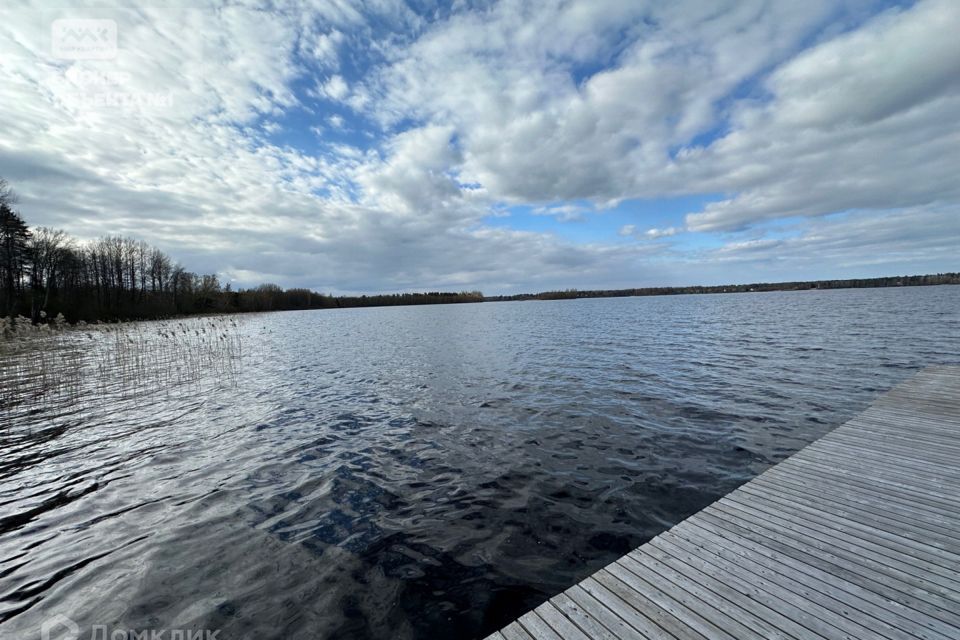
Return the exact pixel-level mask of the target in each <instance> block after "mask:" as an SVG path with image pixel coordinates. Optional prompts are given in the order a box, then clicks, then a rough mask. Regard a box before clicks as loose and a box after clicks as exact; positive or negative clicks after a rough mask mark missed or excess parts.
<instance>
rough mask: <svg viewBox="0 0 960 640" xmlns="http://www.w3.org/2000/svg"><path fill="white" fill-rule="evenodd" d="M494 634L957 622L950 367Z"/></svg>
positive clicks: (957, 525)
mask: <svg viewBox="0 0 960 640" xmlns="http://www.w3.org/2000/svg"><path fill="white" fill-rule="evenodd" d="M489 638H490V640H531V639H537V640H539V639H543V638H549V639H552V640H556V639H558V638H564V639H571V640H586V639H588V638H605V639H608V640H609V639H613V638H649V639H654V638H658V639H659V638H664V639H667V640H670V639H675V640H686V639H687V638H693V639H697V640H702V639H705V638H722V639H724V640H748V639H751V638H764V639H767V638H785V639H790V638H793V639H795V640H804V639H806V638H845V639H850V638H871V639H873V638H888V639H890V640H923V639H927V638H929V639H937V640H948V639H950V640H957V639H958V638H960V367H933V368H930V369H926V370H924V371H922V372H920V373H918V374H917V375H916V376H914V377H913V378H912V379H910V380H908V381H907V382H904V383H903V384H901V385H900V386H898V387H896V388H895V389H893V390H892V391H890V392H888V393H887V394H885V395H883V396H882V397H880V398H878V399H877V400H876V402H874V403H873V405H872V406H871V407H870V408H869V409H867V410H866V411H865V412H864V413H862V414H861V415H859V416H857V417H856V418H854V419H853V420H851V421H849V422H847V423H846V424H844V425H842V426H840V427H838V428H837V429H835V430H833V431H832V432H831V433H829V434H828V435H826V436H824V437H823V438H821V439H819V440H817V441H816V442H814V443H813V444H811V445H809V446H807V447H805V448H804V449H802V450H801V451H799V452H798V453H796V454H795V455H793V456H791V457H790V458H788V459H787V460H785V461H783V462H781V463H780V464H778V465H776V466H774V467H772V468H771V469H769V470H767V471H766V472H764V473H763V474H761V475H760V476H758V477H757V478H755V479H754V480H752V481H750V482H748V483H747V484H745V485H743V486H742V487H740V488H739V489H737V490H736V491H734V492H732V493H730V494H729V495H727V496H726V497H724V498H722V499H720V500H719V501H717V502H715V503H714V504H713V505H711V506H709V507H707V508H706V509H704V510H703V511H700V512H699V513H697V514H695V515H693V516H691V517H690V518H688V519H687V520H685V521H683V522H681V523H680V524H678V525H676V526H675V527H673V528H672V529H670V530H669V531H667V532H665V533H662V534H660V535H659V536H657V537H656V538H654V539H653V540H651V541H650V542H648V543H647V544H645V545H643V546H642V547H640V548H639V549H636V550H635V551H633V552H632V553H630V554H628V555H626V556H624V557H622V558H620V559H619V560H617V561H616V562H614V563H613V564H610V565H608V566H607V567H605V568H604V569H601V570H600V571H598V572H596V573H594V574H593V575H592V576H590V577H588V578H586V579H585V580H583V581H582V582H580V583H579V584H577V585H575V586H573V587H570V588H569V589H567V590H566V591H564V592H563V593H561V594H559V595H557V596H554V597H553V598H551V599H550V600H549V601H547V602H545V603H543V604H542V605H540V606H539V607H537V608H536V609H534V610H533V611H530V612H528V613H527V614H525V615H524V616H522V617H521V618H519V619H518V620H516V621H515V622H513V623H512V624H510V625H508V626H506V627H504V628H503V629H501V630H500V631H498V632H497V633H494V634H493V635H491V636H489Z"/></svg>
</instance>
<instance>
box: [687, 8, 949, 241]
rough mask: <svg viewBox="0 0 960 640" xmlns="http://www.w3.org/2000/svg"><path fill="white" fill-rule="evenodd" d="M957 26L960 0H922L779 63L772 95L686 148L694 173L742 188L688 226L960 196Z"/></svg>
mask: <svg viewBox="0 0 960 640" xmlns="http://www.w3.org/2000/svg"><path fill="white" fill-rule="evenodd" d="M958 32H960V5H958V4H957V3H955V2H950V1H942V0H934V1H929V2H922V3H918V4H917V5H916V6H914V7H913V8H911V9H909V10H906V11H899V10H891V11H888V12H887V13H885V14H882V15H880V16H878V17H876V18H874V19H873V20H871V21H870V22H869V23H868V24H866V25H864V26H863V27H862V28H861V29H859V30H857V31H854V32H851V33H848V34H845V35H842V36H839V37H837V38H835V39H833V40H830V41H827V42H825V43H823V44H821V45H819V46H816V47H814V48H812V49H811V50H809V51H807V52H805V53H803V54H801V55H799V56H797V57H796V58H794V59H793V60H791V61H789V62H787V63H786V64H784V65H783V66H782V67H780V68H779V69H777V70H776V71H775V72H774V73H773V74H772V75H771V77H770V79H769V80H768V82H767V88H768V89H769V91H770V92H771V94H772V96H773V97H772V99H771V101H770V102H769V103H766V104H761V105H754V104H752V103H749V102H746V103H743V104H741V105H738V107H737V109H736V110H735V112H734V116H733V118H734V122H735V123H736V125H735V127H734V129H733V130H732V131H731V132H730V133H729V134H728V135H726V136H725V137H723V138H721V139H719V140H717V141H716V142H713V143H712V144H711V145H710V146H709V147H708V148H706V149H702V150H696V151H697V152H694V153H690V154H689V155H688V157H687V158H685V161H686V163H687V164H688V168H689V169H690V170H691V171H692V172H693V176H694V179H700V180H706V181H707V182H708V183H709V184H714V185H717V186H722V188H723V190H727V191H736V192H737V194H736V195H735V196H734V197H731V198H729V199H726V200H722V201H719V202H715V203H711V204H709V205H707V207H706V208H705V209H704V210H703V211H700V212H695V213H692V214H691V215H689V216H687V219H686V223H687V226H688V227H689V228H690V229H692V230H694V231H712V230H731V229H741V228H745V227H747V226H749V225H751V224H755V223H757V222H760V221H763V220H770V219H776V218H785V217H790V216H817V215H825V214H828V213H832V212H836V211H844V210H848V209H893V208H903V207H911V206H915V205H922V204H928V203H933V202H956V201H957V199H958V198H960V184H958V183H957V181H956V179H955V177H954V176H955V174H956V170H957V167H960V128H958V126H957V118H956V117H955V115H956V114H957V113H960V39H958V38H957V37H956V34H957V33H958ZM699 151H702V153H699ZM697 174H699V176H698V175H697ZM711 174H712V175H711Z"/></svg>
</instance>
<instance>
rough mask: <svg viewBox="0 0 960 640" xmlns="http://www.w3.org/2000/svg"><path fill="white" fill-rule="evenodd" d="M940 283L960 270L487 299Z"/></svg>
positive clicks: (957, 277)
mask: <svg viewBox="0 0 960 640" xmlns="http://www.w3.org/2000/svg"><path fill="white" fill-rule="evenodd" d="M937 284H960V273H956V272H948V273H932V274H928V275H921V276H886V277H881V278H851V279H847V280H806V281H795V282H755V283H753V284H723V285H712V286H691V287H644V288H639V289H593V290H585V291H580V290H578V289H565V290H563V291H543V292H541V293H520V294H517V295H510V296H487V297H486V298H484V299H485V300H487V301H514V300H575V299H577V298H627V297H632V296H669V295H684V294H693V293H748V292H756V291H805V290H808V289H860V288H871V287H919V286H926V285H937Z"/></svg>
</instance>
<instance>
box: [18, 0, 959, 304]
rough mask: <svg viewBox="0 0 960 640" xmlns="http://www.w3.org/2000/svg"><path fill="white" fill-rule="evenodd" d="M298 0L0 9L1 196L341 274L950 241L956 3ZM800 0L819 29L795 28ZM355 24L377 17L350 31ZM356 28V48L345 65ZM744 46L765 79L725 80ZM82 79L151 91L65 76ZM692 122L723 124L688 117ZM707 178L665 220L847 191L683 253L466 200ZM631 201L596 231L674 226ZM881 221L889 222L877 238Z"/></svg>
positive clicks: (753, 71) (216, 252) (571, 213)
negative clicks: (766, 227) (94, 18)
mask: <svg viewBox="0 0 960 640" xmlns="http://www.w3.org/2000/svg"><path fill="white" fill-rule="evenodd" d="M862 5H863V3H860V2H854V3H853V6H854V8H855V9H856V7H860V6H862ZM299 9H300V10H298V11H295V12H294V11H289V12H287V11H278V12H268V11H260V10H255V9H251V8H241V7H238V6H223V7H219V6H211V8H209V9H200V10H185V9H158V8H154V9H148V10H144V11H133V10H126V9H103V10H97V11H98V14H97V15H103V16H109V17H112V18H113V19H116V20H117V23H118V27H119V34H120V43H121V47H120V51H119V53H118V56H117V58H116V59H115V60H112V61H108V62H84V61H80V62H69V61H64V60H59V59H56V58H54V57H53V56H52V55H51V52H50V50H49V25H50V21H51V20H53V19H55V18H57V17H69V16H70V15H76V11H73V12H71V11H70V10H61V9H58V10H52V9H46V8H43V7H42V6H41V5H39V4H38V5H37V6H36V7H34V8H30V7H29V6H24V7H22V8H17V9H4V10H0V118H2V121H3V123H4V135H3V136H2V137H0V175H4V177H7V178H9V179H10V180H11V181H12V182H13V183H14V185H15V186H16V187H17V189H18V190H19V191H20V192H21V194H22V196H23V202H22V208H23V210H24V213H25V214H26V216H27V218H28V220H29V221H31V222H32V223H36V224H45V225H55V226H60V227H65V228H67V229H68V230H69V231H71V232H72V233H74V234H77V235H82V236H94V235H100V234H104V233H121V234H131V235H136V236H138V237H144V238H145V239H147V240H149V241H151V242H155V243H158V244H160V245H161V246H163V247H164V248H166V249H167V250H169V251H171V252H173V253H175V254H176V255H177V256H178V257H179V258H180V259H182V260H184V261H185V262H187V263H188V264H189V266H191V267H192V268H196V269H198V270H211V271H214V270H219V271H221V272H223V273H225V274H227V273H229V274H234V275H236V276H237V277H240V278H249V279H250V280H255V279H259V278H260V277H263V278H264V279H267V278H269V279H276V280H279V281H281V282H282V283H284V284H291V285H292V284H298V285H306V286H314V287H317V288H324V289H329V290H341V291H359V290H370V289H391V288H421V287H442V286H458V287H459V286H464V287H468V286H469V287H470V288H473V287H474V286H479V287H482V288H492V289H493V290H498V289H499V290H503V289H508V288H511V287H518V288H523V289H528V288H529V289H535V288H538V287H540V286H542V287H543V288H547V287H554V286H581V287H583V286H598V287H606V286H614V285H616V284H622V285H623V286H628V285H632V284H658V283H659V282H664V281H668V280H670V278H671V277H673V278H676V277H680V276H679V275H677V274H682V273H687V272H685V271H683V270H684V269H685V268H687V267H686V266H684V265H690V264H699V265H704V264H709V265H717V264H722V265H734V264H738V263H743V260H742V259H741V258H742V257H743V256H745V255H747V254H749V255H751V256H754V257H753V258H750V259H751V260H756V259H760V258H758V257H756V256H765V257H764V258H763V259H767V260H770V261H773V260H775V258H776V255H777V254H778V252H783V253H782V255H784V256H788V255H789V256H794V257H793V258H790V260H787V262H790V264H793V265H795V266H796V268H797V269H808V270H809V269H813V268H814V267H813V266H811V265H813V262H809V263H807V262H804V259H803V258H802V256H805V255H806V256H818V257H819V259H820V260H821V265H822V264H823V261H824V260H833V261H837V262H840V261H845V263H846V262H851V263H852V262H856V261H858V260H860V261H861V262H860V264H866V262H863V261H865V260H867V259H868V258H869V256H867V255H866V254H861V253H859V252H858V249H857V247H858V246H861V245H858V244H857V242H858V240H857V237H858V235H857V234H860V235H859V237H860V238H861V240H860V242H861V243H862V246H872V247H874V251H876V250H877V247H883V250H884V251H886V252H888V253H889V255H892V256H894V257H893V258H891V260H897V261H901V262H900V263H903V264H913V265H916V266H918V267H919V266H922V265H924V264H927V263H924V262H923V261H922V260H921V258H918V257H917V256H921V257H922V255H933V254H937V255H943V254H944V252H943V251H941V250H940V249H939V248H938V247H940V248H942V247H944V246H946V245H947V244H949V243H953V245H952V246H954V247H955V246H956V243H955V240H954V239H953V238H954V236H951V235H950V234H949V233H946V232H945V228H946V227H947V226H949V224H950V222H951V220H956V217H953V218H951V217H950V216H951V215H955V214H957V213H958V212H957V209H956V204H957V202H958V201H960V183H958V182H957V180H956V174H957V169H958V167H960V137H958V136H960V131H958V119H957V117H956V114H957V113H960V80H958V77H960V74H958V72H957V69H960V57H958V56H960V53H958V51H960V50H958V46H960V44H958V43H960V39H958V38H956V37H955V35H954V34H956V33H958V32H960V30H958V27H960V20H958V13H960V9H958V5H957V4H956V3H953V2H945V1H942V0H940V1H937V0H932V1H927V2H921V3H918V4H917V5H916V6H915V7H913V8H910V9H907V10H902V11H890V12H888V13H886V14H884V15H882V16H880V17H878V18H875V19H873V20H870V21H869V22H867V23H866V24H864V25H862V26H857V25H856V24H855V23H856V20H857V19H858V16H859V13H857V11H855V10H851V11H850V12H848V11H846V10H845V9H844V6H843V5H837V4H836V3H833V2H827V1H826V0H822V1H819V0H818V1H814V2H806V3H762V2H756V3H753V2H736V3H730V4H729V6H725V7H723V8H722V9H718V8H716V7H715V6H713V5H711V4H706V3H699V2H678V3H665V4H664V3H654V4H646V3H624V2H618V1H613V0H609V1H603V2H600V1H598V2H565V3H560V2H541V3H533V4H521V3H515V2H500V3H492V4H490V5H489V6H485V7H484V8H480V9H467V8H460V9H457V10H454V11H453V12H452V13H451V15H450V17H449V18H437V19H433V18H431V19H429V20H428V19H426V18H421V17H419V16H416V15H415V14H414V13H413V12H412V11H410V10H409V9H408V8H406V7H405V6H404V5H402V4H401V3H398V2H373V3H369V4H359V3H351V2H346V1H345V0H344V1H341V0H337V1H334V2H317V3H312V4H305V5H304V6H302V7H300V8H299ZM373 12H375V13H376V18H375V19H371V18H370V17H369V16H370V14H371V13H373ZM827 21H832V22H833V23H834V24H836V25H837V28H838V30H839V32H841V33H840V34H839V35H837V36H836V37H827V36H824V35H823V34H822V33H819V31H820V29H821V27H822V26H823V25H824V24H825V23H826V22H827ZM382 24H386V25H388V28H386V31H388V32H389V37H384V38H380V37H374V36H375V35H377V36H379V35H382V34H379V33H376V34H375V31H376V29H377V28H381V27H378V26H377V25H382ZM852 27H856V28H853V29H852V30H850V31H849V33H842V31H843V30H844V29H848V28H852ZM816 37H819V38H820V41H819V43H818V44H816V45H815V46H813V47H811V48H810V49H808V50H807V51H806V52H803V53H801V54H799V55H796V50H797V49H798V48H799V47H801V46H802V45H803V44H804V43H806V42H808V41H809V40H810V39H811V38H816ZM351 47H352V48H351ZM358 52H360V53H358ZM361 53H362V54H363V55H366V56H368V57H369V58H370V59H372V60H374V61H375V62H374V66H372V67H369V68H363V69H362V73H359V74H354V73H353V69H352V65H354V66H355V65H358V64H361V62H362V61H361V62H358V60H360V58H359V57H358V56H360V55H361ZM364 60H365V59H364ZM348 62H349V63H348ZM365 64H366V63H365ZM311 74H314V75H315V76H316V77H313V76H312V75H311ZM764 74H769V76H768V77H767V79H766V80H765V82H764V83H763V84H762V85H761V88H762V89H764V91H765V92H766V93H767V94H768V95H766V96H763V97H762V99H760V98H758V97H757V96H756V95H754V94H752V93H751V94H750V97H749V98H748V99H741V100H739V101H738V100H737V99H736V96H738V95H741V92H742V91H743V90H744V87H749V86H750V84H751V83H752V82H754V81H755V80H756V79H757V78H758V77H763V76H764ZM297 86H301V87H302V86H314V87H316V88H317V90H318V91H320V92H322V95H324V96H327V97H329V98H330V99H332V100H335V101H337V102H339V103H340V104H341V105H343V107H342V108H348V109H353V110H355V111H356V112H358V113H357V114H353V115H355V116H356V118H355V119H354V118H351V120H350V126H349V129H352V128H354V127H355V126H356V127H360V126H362V125H361V124H355V123H363V122H374V123H377V124H378V125H380V126H382V127H383V129H382V130H380V129H373V130H372V131H373V132H374V133H375V135H376V136H377V137H376V138H375V139H374V141H373V148H372V149H369V150H365V149H362V148H361V147H362V146H363V144H361V142H359V141H357V140H355V139H351V140H350V142H349V143H345V142H343V139H344V138H346V137H347V136H348V135H354V134H355V135H356V136H357V137H359V135H360V134H358V133H357V132H355V131H348V127H347V126H346V125H347V123H346V121H345V119H344V118H343V117H342V116H341V115H338V114H331V113H329V112H326V111H322V110H319V109H320V107H318V106H316V105H314V104H312V103H313V102H314V101H311V100H309V98H307V99H306V100H305V102H307V103H310V104H303V103H302V101H301V98H302V97H303V96H302V95H298V94H297V93H296V90H295V87H297ZM104 87H106V89H104ZM104 92H107V93H110V92H113V93H120V94H125V95H127V94H128V95H136V96H151V95H157V94H160V95H162V96H165V97H168V100H160V101H154V102H150V101H146V102H141V103H138V102H136V101H131V102H128V103H123V104H121V105H120V106H97V105H95V104H85V103H84V102H83V101H77V100H76V99H75V95H76V94H78V93H79V94H81V95H90V94H93V95H96V94H98V93H104ZM748 93H749V92H748ZM318 95H319V94H318ZM326 106H327V107H329V106H330V105H329V104H327V105H326ZM311 109H318V111H311ZM304 114H307V115H304ZM288 116H295V117H294V118H293V120H294V121H296V120H297V119H298V118H303V117H307V116H309V117H311V118H313V121H312V122H309V123H308V124H306V125H304V126H303V127H302V130H301V133H302V134H303V137H304V144H303V148H304V149H307V150H306V151H301V150H298V149H297V148H295V147H294V146H277V145H275V144H271V143H270V142H269V141H268V140H267V139H266V137H265V135H264V134H265V133H279V132H283V133H284V134H285V137H286V138H289V137H290V135H291V134H292V133H295V131H294V130H292V129H291V128H290V127H291V126H293V125H291V124H290V122H289V121H288V120H287V119H286V118H287V117H288ZM714 130H724V131H726V133H725V134H724V135H722V136H721V137H720V139H718V140H716V141H714V142H712V143H710V142H707V143H705V144H699V143H695V142H694V141H697V140H700V139H701V137H700V136H703V135H704V134H705V133H707V132H710V131H714ZM327 136H330V140H332V142H329V141H327V139H326V137H327ZM308 138H309V139H310V140H309V142H307V139H308ZM317 142H320V143H321V144H319V145H318V144H317ZM317 148H321V149H322V152H317V151H315V150H316V149H317ZM717 192H719V193H727V194H730V195H729V197H728V198H726V199H724V200H722V201H720V202H717V203H713V204H711V205H708V206H706V207H705V208H704V209H703V210H702V211H696V212H692V213H691V215H690V216H688V217H687V220H686V228H687V230H690V231H705V232H710V231H723V232H728V231H730V230H736V229H743V228H750V227H752V226H753V227H755V226H756V225H757V224H759V223H763V222H764V221H768V220H774V219H777V218H781V217H786V216H822V215H825V214H830V213H833V212H837V211H845V210H848V209H856V210H858V212H857V213H856V214H855V215H854V216H852V217H850V218H849V221H848V222H842V221H838V220H835V219H832V218H826V219H822V220H815V221H814V222H813V223H811V224H812V225H814V226H811V227H809V228H805V229H804V231H802V232H801V233H802V235H801V236H798V238H800V239H794V240H790V239H789V238H779V239H775V242H774V243H772V244H771V243H767V244H762V243H759V242H754V244H752V245H742V246H738V245H737V244H736V243H742V242H749V241H751V240H752V241H760V240H763V241H766V240H769V239H768V238H750V239H748V240H744V239H743V238H741V237H740V236H738V235H737V234H733V235H732V236H730V237H729V238H728V239H729V243H728V247H727V248H726V249H725V250H724V251H722V252H721V251H718V252H717V253H716V254H709V255H708V254H705V253H690V252H687V253H682V249H680V248H679V245H680V242H681V241H682V240H683V239H684V238H685V237H686V236H683V237H680V238H677V239H676V240H674V241H673V242H670V243H656V242H648V243H613V242H611V243H610V244H595V243H591V244H587V243H579V244H576V243H569V242H562V241H560V240H558V239H557V238H556V237H554V236H550V235H545V234H536V233H529V232H519V231H509V230H504V229H500V228H491V227H488V226H485V225H484V223H483V221H484V220H485V219H486V217H487V216H489V215H491V214H496V213H497V212H498V211H502V210H503V206H504V205H505V204H506V205H510V204H524V205H528V206H531V207H534V208H535V211H536V212H537V213H541V214H544V215H550V216H553V217H555V218H557V219H560V220H564V219H576V218H577V217H584V215H583V214H584V213H585V212H587V211H591V210H598V209H602V208H604V207H605V206H608V205H610V204H612V203H616V202H619V201H622V200H624V199H628V198H636V197H657V196H663V195H668V196H673V195H683V194H690V193H717ZM573 201H575V202H576V204H573V203H572V202H573ZM543 203H550V204H548V205H544V204H543ZM584 203H586V204H584ZM537 207H540V209H539V210H536V208H537ZM505 220H506V219H505ZM875 221H882V224H880V222H876V224H877V225H879V226H876V227H875V226H871V225H872V224H873V223H874V222H875ZM647 227H648V224H644V222H643V221H642V220H637V221H636V223H635V224H630V225H626V226H623V227H622V228H621V229H620V234H621V235H623V236H630V235H633V236H636V237H640V238H649V239H658V238H664V237H669V236H673V235H676V234H678V233H679V232H680V230H681V229H680V227H664V228H654V229H647ZM896 229H900V230H901V231H900V235H901V236H902V237H909V238H911V240H910V242H904V244H903V245H902V246H903V251H900V252H898V251H897V250H896V246H897V245H896V244H895V242H896V241H895V237H896V235H897V232H896V231H895V230H896ZM640 230H643V231H640ZM868 231H869V234H872V235H869V234H867V232H868ZM613 233H614V232H613V231H610V234H611V235H612V234H613ZM844 234H847V236H845V235H844ZM845 237H846V238H847V239H846V240H844V238H845ZM869 238H876V239H875V240H869ZM611 240H613V238H611ZM871 242H872V243H874V244H872V245H871V244H870V243H871ZM938 243H939V244H938ZM671 245H672V246H671ZM764 252H766V253H764ZM911 252H913V253H911ZM921 254H922V255H921ZM875 255H876V254H874V256H875ZM844 256H847V257H846V258H845V257H844ZM854 256H860V257H854ZM911 256H913V257H911ZM653 257H655V258H656V261H657V262H656V263H655V264H654V263H653V262H651V259H652V258H653ZM874 259H875V258H874ZM670 260H673V261H674V262H669V261H670ZM911 260H913V262H910V261H911ZM943 260H944V261H946V260H947V259H946V258H943ZM781 262H783V261H781ZM668 263H669V264H671V265H673V266H664V265H667V264H668ZM898 264H899V263H898ZM718 268H719V267H718ZM723 268H726V267H723ZM730 268H733V267H732V266H731V267H730ZM671 270H673V271H671ZM671 273H672V274H673V275H671ZM689 273H690V274H691V275H690V277H691V278H692V279H693V281H702V280H703V279H704V276H703V275H702V274H703V272H702V271H701V272H697V271H696V270H693V268H692V267H691V271H690V272H689ZM698 273H699V274H700V275H698ZM717 273H718V274H722V273H733V272H726V271H722V270H721V271H717ZM237 274H239V275H237ZM637 274H642V275H637ZM637 278H644V279H646V281H645V282H637ZM658 278H659V279H660V280H659V281H658ZM625 279H626V280H625Z"/></svg>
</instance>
